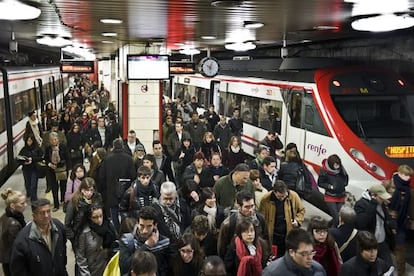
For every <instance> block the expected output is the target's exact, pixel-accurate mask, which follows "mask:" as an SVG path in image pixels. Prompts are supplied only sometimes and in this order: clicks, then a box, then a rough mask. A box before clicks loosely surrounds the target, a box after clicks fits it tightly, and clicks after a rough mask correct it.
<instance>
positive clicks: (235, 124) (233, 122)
mask: <svg viewBox="0 0 414 276" xmlns="http://www.w3.org/2000/svg"><path fill="white" fill-rule="evenodd" d="M229 127H230V129H231V133H232V134H233V135H235V136H239V137H240V136H241V135H242V133H243V119H241V118H240V117H239V118H236V117H232V118H231V119H230V120H229Z"/></svg>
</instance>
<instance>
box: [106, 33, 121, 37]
mask: <svg viewBox="0 0 414 276" xmlns="http://www.w3.org/2000/svg"><path fill="white" fill-rule="evenodd" d="M102 35H103V36H117V35H118V34H117V33H102Z"/></svg>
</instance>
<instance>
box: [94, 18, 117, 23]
mask: <svg viewBox="0 0 414 276" xmlns="http://www.w3.org/2000/svg"><path fill="white" fill-rule="evenodd" d="M99 21H100V22H101V23H104V24H121V23H122V22H123V21H122V20H121V19H115V18H102V19H101V20H99Z"/></svg>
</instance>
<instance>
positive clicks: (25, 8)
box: [0, 0, 42, 20]
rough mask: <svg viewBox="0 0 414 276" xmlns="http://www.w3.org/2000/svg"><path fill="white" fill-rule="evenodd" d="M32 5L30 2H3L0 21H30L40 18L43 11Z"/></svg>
mask: <svg viewBox="0 0 414 276" xmlns="http://www.w3.org/2000/svg"><path fill="white" fill-rule="evenodd" d="M26 2H27V4H26ZM31 3H32V2H28V1H25V2H22V1H17V0H2V1H1V2H0V20H30V19H35V18H38V17H39V16H40V14H41V12H42V11H41V10H40V9H39V8H37V7H35V6H34V5H31ZM33 4H34V3H33Z"/></svg>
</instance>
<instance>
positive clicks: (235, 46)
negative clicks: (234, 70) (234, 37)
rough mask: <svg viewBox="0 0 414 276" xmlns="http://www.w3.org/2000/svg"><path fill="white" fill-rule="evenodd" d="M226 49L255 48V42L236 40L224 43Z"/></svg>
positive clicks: (244, 49) (243, 50)
mask: <svg viewBox="0 0 414 276" xmlns="http://www.w3.org/2000/svg"><path fill="white" fill-rule="evenodd" d="M224 47H225V48H226V49H227V50H233V51H236V52H245V51H249V50H253V49H255V48H256V44H254V43H253V42H251V41H247V42H236V43H230V44H226V45H224Z"/></svg>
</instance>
